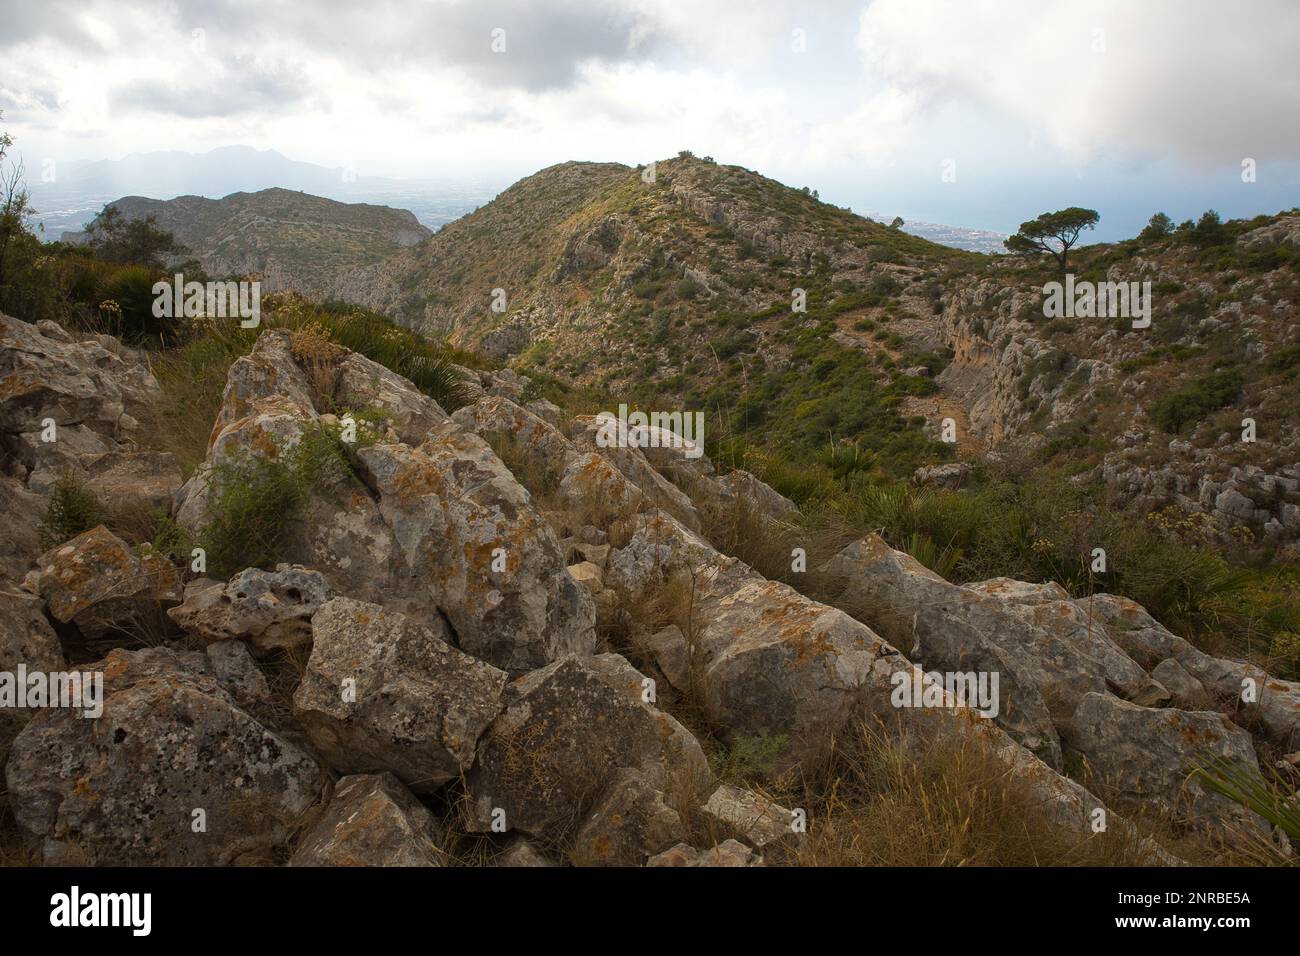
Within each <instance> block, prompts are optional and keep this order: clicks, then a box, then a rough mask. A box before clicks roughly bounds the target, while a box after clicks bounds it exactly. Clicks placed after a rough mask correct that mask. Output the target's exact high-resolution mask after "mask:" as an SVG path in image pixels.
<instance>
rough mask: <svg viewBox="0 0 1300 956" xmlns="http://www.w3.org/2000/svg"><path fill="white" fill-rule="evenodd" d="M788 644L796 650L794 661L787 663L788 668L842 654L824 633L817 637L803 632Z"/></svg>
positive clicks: (788, 640) (789, 639)
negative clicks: (829, 655) (830, 655)
mask: <svg viewBox="0 0 1300 956" xmlns="http://www.w3.org/2000/svg"><path fill="white" fill-rule="evenodd" d="M786 643H787V644H789V645H790V646H791V647H793V648H794V659H793V660H790V661H787V662H786V663H787V666H788V667H798V666H799V665H800V664H806V663H809V662H810V661H814V660H817V659H818V658H820V657H824V656H826V655H828V654H833V655H835V656H837V657H838V656H839V653H840V652H839V650H838V649H837V648H836V647H835V645H834V644H832V643H831V639H830V636H829V635H827V634H826V633H825V632H824V631H823V632H821V633H819V634H817V635H816V636H812V635H809V634H808V633H807V632H803V633H801V634H797V635H794V636H792V637H789V638H787V639H786Z"/></svg>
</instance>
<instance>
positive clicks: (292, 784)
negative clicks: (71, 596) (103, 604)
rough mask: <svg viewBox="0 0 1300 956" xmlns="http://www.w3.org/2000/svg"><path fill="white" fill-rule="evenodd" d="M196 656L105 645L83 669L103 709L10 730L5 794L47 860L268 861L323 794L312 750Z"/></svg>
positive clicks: (53, 715) (62, 713) (44, 715)
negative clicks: (230, 689)
mask: <svg viewBox="0 0 1300 956" xmlns="http://www.w3.org/2000/svg"><path fill="white" fill-rule="evenodd" d="M194 657H195V655H188V656H186V655H181V654H178V653H176V652H174V651H171V650H168V649H167V648H151V649H148V650H143V651H127V650H121V649H117V650H113V651H111V652H110V653H109V655H108V656H107V657H106V658H105V659H104V660H102V661H100V662H98V663H97V664H94V665H92V666H91V668H90V669H91V670H93V671H99V672H102V674H103V680H104V695H105V697H104V701H103V708H104V709H103V715H102V717H100V718H99V719H98V720H88V719H85V718H84V717H82V716H81V714H80V713H79V712H74V711H69V710H48V711H43V712H41V713H40V714H38V715H37V716H36V717H35V718H34V719H33V720H32V721H31V722H30V723H29V724H28V725H27V726H26V727H25V728H24V729H23V731H22V733H20V734H19V735H18V738H17V739H16V740H15V741H14V744H13V749H12V751H11V752H10V755H9V761H8V764H7V765H6V767H5V779H6V782H7V785H8V789H9V799H10V803H11V805H12V807H13V811H14V816H15V818H16V819H17V821H18V823H19V825H20V826H21V827H22V829H23V830H24V831H25V832H26V833H27V834H29V835H30V836H32V837H33V838H36V839H38V840H40V841H43V850H44V856H45V859H46V861H47V862H52V863H81V864H87V863H89V864H108V863H111V864H115V865H119V866H132V865H156V864H164V865H171V866H178V865H203V864H229V863H250V862H270V861H271V859H272V858H273V856H274V854H275V853H276V852H277V851H278V848H279V847H281V846H282V845H283V844H284V842H285V841H286V840H287V839H288V837H289V835H290V834H291V833H292V832H293V830H294V828H295V827H296V826H297V825H298V822H299V821H300V820H301V819H302V817H303V815H304V814H305V813H307V811H308V810H310V809H311V807H312V806H313V804H315V803H316V802H317V801H318V800H319V799H320V798H321V796H322V793H323V790H324V787H325V775H324V772H323V771H322V768H321V767H320V766H319V765H318V764H317V762H316V760H315V759H314V758H313V757H312V756H311V755H310V754H309V753H307V752H306V751H304V750H302V749H300V748H299V747H298V746H296V745H295V744H293V743H291V742H290V741H289V740H288V739H286V738H285V737H283V736H281V735H280V734H278V733H276V732H275V731H273V730H271V729H270V728H268V727H266V726H264V725H263V724H262V723H260V722H259V721H258V720H256V719H255V718H253V717H252V716H250V715H249V714H248V712H247V711H245V710H243V709H242V708H241V707H239V706H238V705H237V704H236V703H235V701H234V700H233V699H232V698H231V696H230V695H229V694H228V693H227V692H226V691H225V690H224V689H223V688H222V687H221V686H220V684H219V683H218V682H217V681H216V680H215V679H214V678H213V677H211V676H209V675H207V674H205V673H203V672H202V671H201V670H199V669H196V668H195V667H194V666H192V661H193V658H194ZM197 659H198V661H199V662H200V663H201V662H202V660H203V656H202V655H197Z"/></svg>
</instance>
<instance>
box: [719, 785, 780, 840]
mask: <svg viewBox="0 0 1300 956" xmlns="http://www.w3.org/2000/svg"><path fill="white" fill-rule="evenodd" d="M702 809H703V812H704V815H705V816H706V817H708V818H709V819H711V820H714V821H716V822H717V823H718V824H720V825H721V826H722V827H724V828H725V829H729V830H735V831H736V832H738V833H740V834H742V835H744V837H745V840H746V841H747V842H748V843H749V845H750V846H752V847H754V849H756V850H759V851H762V850H765V849H767V848H768V847H773V848H775V847H780V846H787V845H789V844H790V843H791V842H793V840H794V839H795V835H796V831H795V829H794V820H795V817H794V814H793V813H792V812H791V811H789V810H787V809H786V808H785V807H782V806H779V805H777V804H776V803H773V802H772V801H771V800H769V799H767V798H766V797H763V796H761V795H759V794H756V793H753V792H752V791H749V790H742V789H741V788H739V787H733V786H730V785H729V784H723V785H722V786H720V787H718V789H717V790H715V791H713V793H712V794H711V795H710V796H709V799H708V801H707V802H706V803H705V804H704V806H703V808H702Z"/></svg>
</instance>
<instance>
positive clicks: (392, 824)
mask: <svg viewBox="0 0 1300 956" xmlns="http://www.w3.org/2000/svg"><path fill="white" fill-rule="evenodd" d="M445 843H446V835H445V833H444V832H443V830H442V826H441V825H440V824H439V823H438V821H437V820H436V819H434V816H433V814H432V813H430V812H429V811H428V809H427V808H426V807H424V806H423V805H422V804H421V803H420V801H418V800H417V799H415V797H413V796H412V795H411V792H410V791H409V790H407V789H406V788H405V787H403V786H402V784H401V782H400V781H398V779H397V778H396V777H394V776H393V775H392V774H390V773H380V774H361V775H355V776H351V777H344V778H343V779H342V780H340V781H339V782H338V783H337V784H336V785H335V788H334V796H333V797H332V798H331V800H330V802H329V805H328V806H327V807H326V808H325V812H324V813H323V814H322V815H321V818H320V819H319V820H317V821H316V823H315V824H314V825H313V826H312V828H311V829H310V830H308V831H307V832H306V833H305V834H303V837H302V839H301V840H300V841H299V843H298V848H297V849H296V850H295V851H294V854H293V856H292V857H291V858H290V860H289V865H290V866H445V865H446V862H447V860H446V854H445V852H444V851H443V849H442V847H443V846H444V845H445Z"/></svg>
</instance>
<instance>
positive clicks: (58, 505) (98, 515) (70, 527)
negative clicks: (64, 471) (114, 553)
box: [38, 476, 104, 550]
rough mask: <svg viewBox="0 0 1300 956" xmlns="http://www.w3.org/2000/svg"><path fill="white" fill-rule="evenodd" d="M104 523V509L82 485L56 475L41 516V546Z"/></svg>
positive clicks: (58, 543)
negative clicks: (56, 477)
mask: <svg viewBox="0 0 1300 956" xmlns="http://www.w3.org/2000/svg"><path fill="white" fill-rule="evenodd" d="M103 523H104V509H103V508H102V507H101V506H100V504H99V499H98V498H96V497H95V496H94V494H92V493H91V492H90V491H89V490H88V489H87V488H86V486H85V485H84V484H83V483H82V482H81V481H78V480H77V479H75V478H71V477H68V476H65V477H62V478H60V479H58V481H56V482H55V483H54V488H53V490H52V491H51V493H50V503H49V505H48V506H47V507H46V509H45V515H44V517H42V518H41V523H40V526H39V529H38V530H39V534H40V541H41V548H43V549H45V550H48V549H50V548H53V547H56V546H57V545H60V544H63V543H64V542H65V541H69V540H71V539H72V538H75V537H76V536H77V535H79V534H82V533H84V532H86V531H89V530H90V529H91V528H94V527H96V526H97V525H100V524H103Z"/></svg>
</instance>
